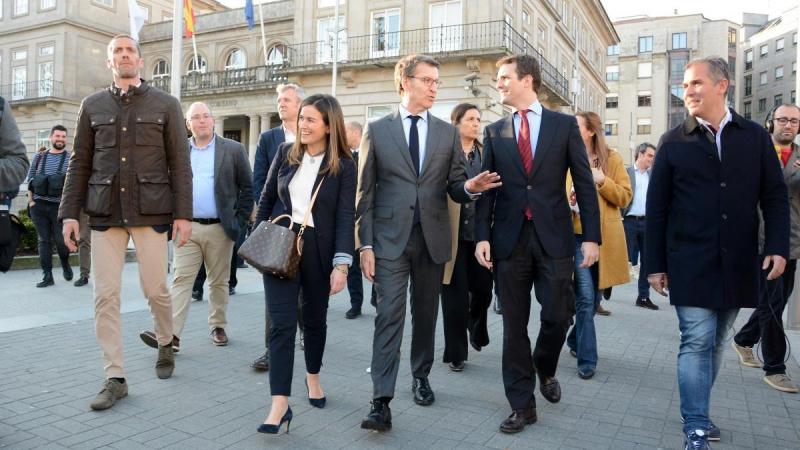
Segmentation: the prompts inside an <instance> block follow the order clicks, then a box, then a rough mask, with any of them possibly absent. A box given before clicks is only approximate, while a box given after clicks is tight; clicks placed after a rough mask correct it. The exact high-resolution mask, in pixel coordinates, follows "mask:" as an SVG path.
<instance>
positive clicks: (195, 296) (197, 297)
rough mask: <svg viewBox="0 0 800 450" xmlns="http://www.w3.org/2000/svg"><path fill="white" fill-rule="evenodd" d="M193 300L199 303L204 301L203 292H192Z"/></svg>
mask: <svg viewBox="0 0 800 450" xmlns="http://www.w3.org/2000/svg"><path fill="white" fill-rule="evenodd" d="M192 299H193V300H195V301H198V302H202V301H203V291H192Z"/></svg>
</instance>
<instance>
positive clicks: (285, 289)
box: [264, 227, 330, 396]
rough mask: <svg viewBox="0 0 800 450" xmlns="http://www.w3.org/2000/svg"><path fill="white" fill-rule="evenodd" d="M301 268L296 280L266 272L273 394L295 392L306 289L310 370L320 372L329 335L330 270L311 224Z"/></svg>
mask: <svg viewBox="0 0 800 450" xmlns="http://www.w3.org/2000/svg"><path fill="white" fill-rule="evenodd" d="M303 241H304V242H303V256H302V257H301V258H300V270H299V273H298V275H297V277H296V278H295V279H293V280H284V279H280V278H277V277H274V276H272V275H264V292H265V294H266V301H267V310H268V311H269V314H270V317H271V319H272V322H271V326H270V334H269V349H270V351H269V384H270V390H271V392H272V395H286V396H289V395H291V393H292V372H293V368H294V342H295V335H296V332H297V318H298V308H297V299H298V296H299V295H300V290H301V289H302V291H303V307H302V314H303V332H304V336H305V359H306V371H307V372H308V373H311V374H315V373H319V371H320V368H321V367H322V355H323V353H324V351H325V338H326V335H327V330H328V325H327V313H328V294H329V293H330V271H326V270H325V269H324V268H323V267H324V265H323V264H322V261H320V259H319V250H318V248H317V239H316V236H315V234H314V230H313V228H311V227H308V228H306V230H305V233H304V234H303Z"/></svg>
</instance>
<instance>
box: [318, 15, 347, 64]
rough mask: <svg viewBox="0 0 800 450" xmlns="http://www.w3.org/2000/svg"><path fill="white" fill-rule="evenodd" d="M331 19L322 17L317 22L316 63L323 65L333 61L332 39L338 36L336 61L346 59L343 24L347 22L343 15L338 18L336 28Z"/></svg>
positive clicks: (345, 34) (345, 38)
mask: <svg viewBox="0 0 800 450" xmlns="http://www.w3.org/2000/svg"><path fill="white" fill-rule="evenodd" d="M334 20H335V19H334V18H333V17H324V18H322V19H319V20H317V63H319V64H325V63H329V62H331V61H333V58H332V55H333V47H334V39H335V36H336V35H337V30H338V35H339V55H338V57H337V60H338V61H344V60H346V59H347V30H345V28H344V27H345V24H346V23H347V20H346V18H345V16H344V15H341V16H339V23H338V26H337V25H336V24H335V23H334Z"/></svg>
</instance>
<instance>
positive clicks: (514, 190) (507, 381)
mask: <svg viewBox="0 0 800 450" xmlns="http://www.w3.org/2000/svg"><path fill="white" fill-rule="evenodd" d="M497 68H498V71H497V91H498V92H499V93H500V100H501V101H502V102H503V104H504V105H508V106H510V107H512V108H513V109H514V110H515V112H514V114H513V115H511V116H508V117H505V118H503V119H500V120H498V121H497V122H495V123H493V124H491V125H489V126H487V127H486V129H485V130H484V138H483V146H484V147H483V170H484V171H490V172H497V174H498V175H499V176H500V177H501V179H502V180H503V186H502V187H500V188H498V189H494V190H492V191H489V192H488V193H484V195H483V196H482V197H481V198H480V200H478V207H477V215H476V217H475V238H476V239H475V240H476V241H478V244H477V246H476V250H475V256H476V257H477V258H478V262H480V263H481V264H482V265H483V266H485V267H487V268H489V269H494V270H495V271H496V273H497V284H498V286H499V290H500V292H499V296H500V298H502V299H503V312H502V314H503V384H504V386H505V391H506V398H507V399H508V402H509V404H510V405H511V409H512V413H511V415H510V416H509V417H508V418H507V419H506V420H504V421H503V422H502V423H501V424H500V431H502V432H504V433H517V432H519V431H522V430H523V429H524V428H525V425H529V424H532V423H534V422H536V399H535V398H534V396H533V389H534V386H535V382H536V380H535V379H534V374H535V373H537V372H538V376H539V381H540V391H541V392H542V395H543V396H544V398H545V399H547V400H548V401H550V402H552V403H556V402H558V401H559V400H560V399H561V387H560V385H559V383H558V380H557V379H556V378H555V374H556V367H557V365H558V356H559V353H560V352H561V348H562V347H563V346H564V341H565V339H566V337H567V329H568V328H569V325H570V317H571V316H572V313H573V310H574V304H575V293H574V291H573V288H572V272H573V267H574V266H573V257H574V256H575V237H574V233H573V229H572V218H571V217H572V216H571V213H570V209H569V205H568V203H567V193H566V187H565V186H566V176H567V170H570V172H571V174H572V179H573V184H574V186H575V193H576V194H577V197H578V203H579V204H580V207H581V225H582V226H583V236H584V242H583V245H582V246H581V252H582V256H583V263H582V266H583V267H589V266H591V265H592V264H594V263H595V262H597V258H598V254H599V248H598V244H600V213H599V209H598V204H597V192H596V191H595V187H594V181H593V178H592V172H591V169H590V168H589V160H588V159H587V157H586V149H585V148H584V145H583V141H582V140H581V135H580V132H579V131H578V123H577V121H576V120H575V117H573V116H568V115H565V114H560V113H557V112H554V111H550V110H547V109H544V108H543V107H542V105H541V103H539V99H538V92H539V88H540V86H541V83H542V76H541V71H540V69H539V63H538V62H537V61H536V59H534V58H533V57H532V56H528V55H514V56H507V57H505V58H503V59H501V60H500V61H498V62H497ZM579 256H580V255H579ZM532 286H533V287H535V288H536V299H537V300H538V302H539V303H540V304H541V305H542V311H541V314H540V319H541V325H540V327H539V337H538V339H537V340H536V347H535V348H534V351H533V354H531V344H530V340H529V338H528V319H529V316H530V309H531V287H532Z"/></svg>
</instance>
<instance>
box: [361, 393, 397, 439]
mask: <svg viewBox="0 0 800 450" xmlns="http://www.w3.org/2000/svg"><path fill="white" fill-rule="evenodd" d="M361 428H363V429H365V430H373V431H389V430H391V429H392V411H391V410H390V409H389V404H388V403H386V402H384V401H382V400H377V399H375V400H373V401H372V402H370V409H369V414H367V417H365V418H364V420H362V421H361Z"/></svg>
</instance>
